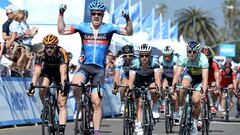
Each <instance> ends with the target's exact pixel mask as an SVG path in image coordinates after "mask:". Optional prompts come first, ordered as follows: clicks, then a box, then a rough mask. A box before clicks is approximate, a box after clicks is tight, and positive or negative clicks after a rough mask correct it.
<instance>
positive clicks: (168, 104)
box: [164, 86, 174, 133]
mask: <svg viewBox="0 0 240 135" xmlns="http://www.w3.org/2000/svg"><path fill="white" fill-rule="evenodd" d="M173 110H174V108H173V101H172V96H171V93H170V87H168V86H166V87H165V110H164V112H165V130H166V133H172V132H173V130H172V129H173V125H174V118H173Z"/></svg>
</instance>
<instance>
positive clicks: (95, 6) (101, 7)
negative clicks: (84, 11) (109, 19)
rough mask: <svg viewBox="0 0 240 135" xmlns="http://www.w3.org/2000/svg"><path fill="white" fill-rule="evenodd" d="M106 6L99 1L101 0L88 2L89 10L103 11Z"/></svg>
mask: <svg viewBox="0 0 240 135" xmlns="http://www.w3.org/2000/svg"><path fill="white" fill-rule="evenodd" d="M106 8H107V7H106V4H105V3H103V2H101V1H92V2H91V3H90V4H89V9H90V11H102V12H105V11H106Z"/></svg>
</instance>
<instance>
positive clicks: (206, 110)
mask: <svg viewBox="0 0 240 135" xmlns="http://www.w3.org/2000/svg"><path fill="white" fill-rule="evenodd" d="M209 120H210V106H209V104H208V103H205V102H203V105H202V135H208V133H209Z"/></svg>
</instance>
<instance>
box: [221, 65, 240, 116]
mask: <svg viewBox="0 0 240 135" xmlns="http://www.w3.org/2000/svg"><path fill="white" fill-rule="evenodd" d="M231 67H232V64H231V62H229V61H227V62H225V63H224V67H223V70H222V71H221V72H220V87H221V89H223V88H228V93H229V95H230V106H231V107H232V106H233V99H232V97H233V93H234V92H236V87H237V81H236V74H235V73H234V72H233V70H232V68H231ZM220 100H221V101H220V103H221V107H222V110H221V111H222V113H221V118H224V116H225V113H226V112H225V100H226V96H225V94H224V92H223V91H222V93H221V94H220Z"/></svg>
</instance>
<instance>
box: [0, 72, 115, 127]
mask: <svg viewBox="0 0 240 135" xmlns="http://www.w3.org/2000/svg"><path fill="white" fill-rule="evenodd" d="M30 82H31V78H17V77H1V78H0V114H1V115H0V127H1V126H11V125H13V126H15V125H21V124H34V123H38V122H41V119H40V114H41V111H42V103H41V101H40V98H39V95H38V90H37V89H36V93H35V95H34V96H33V97H28V96H27V94H26V90H27V88H28V87H29V85H30ZM105 88H106V89H105V91H104V96H103V116H104V117H111V116H114V115H118V114H119V113H120V96H119V94H117V95H116V96H115V95H113V94H112V92H111V90H112V83H110V82H107V83H106V85H105ZM67 107H68V120H73V116H74V112H75V111H74V110H75V99H74V97H73V94H72V92H70V93H69V98H68V102H67Z"/></svg>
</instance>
